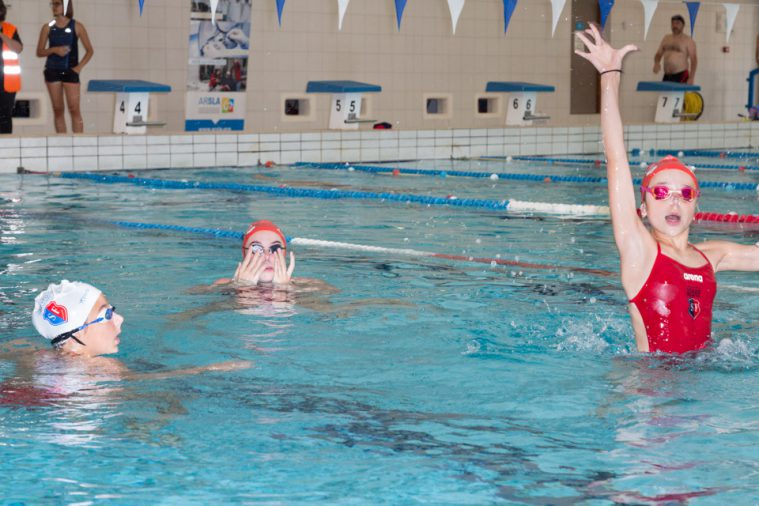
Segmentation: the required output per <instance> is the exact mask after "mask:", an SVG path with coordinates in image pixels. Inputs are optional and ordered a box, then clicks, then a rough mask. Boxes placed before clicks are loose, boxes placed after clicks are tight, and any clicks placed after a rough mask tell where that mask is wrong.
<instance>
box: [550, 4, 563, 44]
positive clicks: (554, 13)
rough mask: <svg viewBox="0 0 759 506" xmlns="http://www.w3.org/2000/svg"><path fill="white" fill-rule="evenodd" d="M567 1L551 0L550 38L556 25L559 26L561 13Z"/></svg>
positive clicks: (554, 31)
mask: <svg viewBox="0 0 759 506" xmlns="http://www.w3.org/2000/svg"><path fill="white" fill-rule="evenodd" d="M566 2H567V0H551V17H552V18H553V19H552V20H551V37H553V35H554V34H555V33H556V25H558V24H559V18H560V17H561V11H563V10H564V4H565V3H566Z"/></svg>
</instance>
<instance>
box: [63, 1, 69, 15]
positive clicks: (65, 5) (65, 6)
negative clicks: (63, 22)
mask: <svg viewBox="0 0 759 506" xmlns="http://www.w3.org/2000/svg"><path fill="white" fill-rule="evenodd" d="M68 10H69V0H63V15H64V16H65V15H66V12H68Z"/></svg>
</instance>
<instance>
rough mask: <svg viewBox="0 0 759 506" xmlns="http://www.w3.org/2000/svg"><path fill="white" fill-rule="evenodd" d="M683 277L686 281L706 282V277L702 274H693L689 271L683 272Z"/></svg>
mask: <svg viewBox="0 0 759 506" xmlns="http://www.w3.org/2000/svg"><path fill="white" fill-rule="evenodd" d="M683 279H684V280H685V281H698V282H699V283H703V282H704V277H703V276H702V275H701V274H691V273H689V272H683Z"/></svg>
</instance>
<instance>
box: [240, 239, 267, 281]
mask: <svg viewBox="0 0 759 506" xmlns="http://www.w3.org/2000/svg"><path fill="white" fill-rule="evenodd" d="M265 260H266V258H265V255H264V254H263V253H261V252H258V253H254V252H253V251H252V249H251V248H248V249H247V250H246V251H245V258H243V259H242V262H240V263H239V264H237V270H235V278H234V279H235V282H236V283H241V284H246V285H257V284H258V281H259V280H260V279H261V274H263V272H264V269H265V263H266V262H265Z"/></svg>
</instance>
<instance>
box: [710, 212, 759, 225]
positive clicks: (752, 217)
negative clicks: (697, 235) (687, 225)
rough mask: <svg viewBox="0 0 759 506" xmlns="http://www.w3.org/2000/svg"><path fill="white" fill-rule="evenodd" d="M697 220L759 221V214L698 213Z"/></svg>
mask: <svg viewBox="0 0 759 506" xmlns="http://www.w3.org/2000/svg"><path fill="white" fill-rule="evenodd" d="M695 219H696V221H717V222H721V223H759V215H756V214H736V213H696V217H695Z"/></svg>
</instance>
